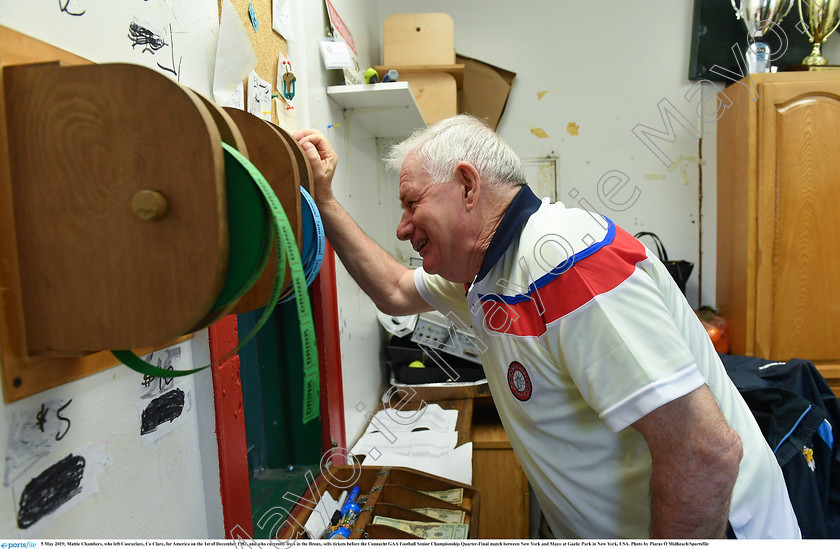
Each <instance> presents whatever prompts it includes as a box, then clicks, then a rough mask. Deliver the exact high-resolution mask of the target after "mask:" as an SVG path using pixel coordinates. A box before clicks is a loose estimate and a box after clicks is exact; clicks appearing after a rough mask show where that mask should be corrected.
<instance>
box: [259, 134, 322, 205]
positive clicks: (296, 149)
mask: <svg viewBox="0 0 840 549" xmlns="http://www.w3.org/2000/svg"><path fill="white" fill-rule="evenodd" d="M266 123H267V124H271V123H270V122H266ZM271 127H272V128H274V129H276V130H277V131H278V132H280V135H282V136H283V139H285V140H286V143H288V144H289V148H291V149H292V154H294V156H295V161H296V162H297V166H298V171H299V172H300V186H301V187H303V188H304V189H306V190H307V191H308V192H309V194H312V167H311V166H309V160H308V159H307V158H306V153H304V152H303V149H302V148H301V147H300V143H298V142H297V140H296V139H295V138H294V136H292V134H290V133H289V132H287V131H286V130H284V129H283V128H281V127H280V126H276V125H274V124H271Z"/></svg>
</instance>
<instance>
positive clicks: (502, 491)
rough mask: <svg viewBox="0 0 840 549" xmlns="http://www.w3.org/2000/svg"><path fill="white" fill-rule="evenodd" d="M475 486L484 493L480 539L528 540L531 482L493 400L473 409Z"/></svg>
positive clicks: (482, 496)
mask: <svg viewBox="0 0 840 549" xmlns="http://www.w3.org/2000/svg"><path fill="white" fill-rule="evenodd" d="M470 438H471V439H472V443H473V486H474V487H475V488H476V489H477V490H478V491H479V492H480V493H481V501H482V506H481V509H480V511H479V513H480V514H479V522H478V537H479V539H527V538H528V537H529V534H530V530H529V524H530V521H529V490H528V479H527V478H526V477H525V473H524V472H523V471H522V467H521V466H520V465H519V461H518V460H517V459H516V455H515V454H514V453H513V448H511V445H510V440H509V439H508V436H507V434H506V433H505V429H504V427H502V423H501V421H500V420H499V416H498V414H497V413H496V408H495V406H494V404H493V401H492V400H490V399H487V400H484V399H477V400H476V402H475V407H474V409H473V420H472V434H471V437H470Z"/></svg>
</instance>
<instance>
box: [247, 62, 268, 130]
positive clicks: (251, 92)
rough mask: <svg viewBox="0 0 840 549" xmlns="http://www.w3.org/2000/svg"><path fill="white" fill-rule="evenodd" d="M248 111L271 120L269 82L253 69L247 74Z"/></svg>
mask: <svg viewBox="0 0 840 549" xmlns="http://www.w3.org/2000/svg"><path fill="white" fill-rule="evenodd" d="M248 112H249V113H251V114H253V115H254V116H259V117H260V118H262V119H263V120H268V121H269V122H271V84H270V83H269V82H267V81H265V80H263V79H262V78H260V77H259V75H257V73H256V72H254V71H251V73H250V74H249V75H248Z"/></svg>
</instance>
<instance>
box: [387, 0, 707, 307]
mask: <svg viewBox="0 0 840 549" xmlns="http://www.w3.org/2000/svg"><path fill="white" fill-rule="evenodd" d="M381 6H382V17H383V20H384V18H385V17H387V16H388V15H390V14H392V13H411V12H415V11H424V12H435V11H439V12H445V13H448V14H450V15H451V16H452V18H453V19H454V21H455V49H456V51H457V52H458V53H460V54H463V55H466V56H469V57H473V58H476V59H479V60H482V61H485V62H487V63H490V64H492V65H496V66H498V67H500V68H503V69H507V70H510V71H513V72H515V73H516V79H515V80H514V84H513V88H512V90H511V94H510V97H509V99H508V104H507V109H506V111H505V113H504V116H503V117H502V120H501V123H500V126H499V128H498V131H499V133H500V135H501V136H502V137H503V138H504V139H505V140H507V141H508V143H510V145H511V146H512V147H513V148H514V149H515V150H516V151H517V153H518V154H519V155H520V156H521V157H523V158H526V159H538V158H542V157H556V159H557V164H558V169H557V174H558V178H557V179H558V181H557V198H558V199H559V200H561V201H563V202H565V203H566V204H567V205H576V204H579V203H581V201H582V200H586V202H585V203H582V204H581V205H583V206H585V207H587V208H589V205H591V206H592V207H594V208H595V209H597V210H598V211H600V212H601V213H603V214H604V215H607V216H608V217H610V218H612V219H613V220H614V221H615V222H616V223H618V224H619V225H621V226H622V227H624V228H625V229H626V230H627V231H630V232H632V233H635V232H637V231H640V230H648V231H653V232H656V233H657V234H659V235H660V237H661V238H662V239H663V240H664V242H665V244H666V247H667V249H668V252H669V255H670V256H671V258H681V259H687V260H689V261H693V262H694V263H695V269H697V268H698V266H699V259H700V221H701V219H700V211H699V206H698V190H699V173H698V172H699V170H698V165H697V164H696V163H691V162H689V163H686V167H687V170H686V174H685V178H683V176H682V174H681V171H680V169H678V168H677V169H673V170H671V171H669V170H668V169H667V167H666V165H664V164H663V163H662V162H661V161H660V160H659V158H657V156H655V155H654V154H653V153H652V152H651V151H650V150H649V149H648V148H647V147H645V145H643V144H642V142H641V141H640V140H639V139H638V138H637V137H636V136H634V135H633V133H632V129H633V127H634V126H636V125H637V124H643V125H646V126H649V127H651V128H655V129H662V128H663V122H662V120H661V118H660V114H659V110H658V107H657V105H658V104H659V102H660V101H661V100H663V98H664V99H667V100H668V101H670V102H671V103H672V104H673V105H674V106H675V107H677V108H678V110H679V111H680V112H682V113H683V114H684V115H685V116H686V117H687V118H688V119H689V120H691V122H692V123H694V124H695V126H697V127H698V128H700V127H701V121H700V120H699V117H698V116H697V113H696V111H695V109H696V105H697V103H698V102H699V99H700V96H701V94H697V96H696V97H695V99H694V101H692V102H688V101H686V100H685V99H684V98H683V96H684V95H685V94H686V92H687V91H688V90H689V88H690V87H691V85H692V84H693V83H692V82H690V81H689V80H688V78H687V74H688V59H689V51H690V35H691V23H692V2H674V1H672V0H671V1H669V0H648V1H646V2H624V1H621V0H597V1H592V2H573V1H570V0H559V1H551V2H548V1H535V0H524V1H522V2H518V3H516V4H511V3H509V2H505V1H503V0H485V1H482V2H480V3H479V2H472V1H460V2H452V1H447V0H428V1H425V2H422V3H418V2H411V1H409V0H389V1H387V2H382V3H381ZM517 14H521V15H517ZM571 123H574V124H576V125H577V127H578V128H579V130H578V135H571V133H570V132H569V131H568V130H567V126H568V125H569V124H571ZM537 129H541V130H543V131H544V132H545V134H547V135H548V137H544V138H540V137H537V136H536V135H535V134H534V133H532V130H537ZM674 130H675V132H676V134H677V140H676V142H675V143H673V144H671V143H667V142H664V141H658V142H657V143H658V144H659V146H660V147H661V149H662V151H663V152H664V153H666V154H667V155H668V156H669V157H670V159H671V161H676V160H677V159H678V158H679V157H680V156H686V157H695V158H697V157H699V150H698V139H696V138H695V137H692V136H691V135H690V133H689V132H688V131H686V130H685V129H683V128H682V127H680V126H679V125H676V124H675V127H674ZM703 130H704V132H705V133H706V134H707V135H709V134H711V135H713V131H714V130H713V128H712V129H710V128H704V129H703ZM712 150H713V149H712ZM709 152H710V151H709V150H708V149H707V148H706V149H705V150H704V154H705V155H708V154H709ZM613 170H617V171H620V172H622V173H623V174H626V177H627V178H629V182H628V183H627V184H626V186H625V187H624V189H623V190H622V191H620V192H619V194H618V195H617V196H616V197H615V199H614V200H615V201H616V202H623V201H625V200H627V199H628V198H629V197H631V196H632V194H631V193H632V189H633V188H634V187H636V188H638V190H639V192H640V195H639V198H638V200H637V201H636V202H635V203H633V204H632V206H630V207H629V208H627V209H626V210H623V211H618V210H617V209H615V208H612V207H609V204H607V205H605V204H604V202H602V201H601V200H600V199H599V195H598V182H599V180H600V179H601V178H602V177H603V176H604V175H605V174H607V173H608V172H610V171H613ZM654 178H656V179H654ZM659 178H661V179H659ZM703 187H704V194H705V200H704V205H703V213H704V215H705V216H706V217H704V219H703V226H702V230H703V233H704V235H705V236H707V237H711V236H713V233H714V218H713V216H712V217H708V216H709V215H710V213H712V214H713V206H712V204H713V203H712V202H711V201H710V198H713V196H710V190H711V189H712V188H713V187H714V172H713V171H710V170H709V169H708V167H707V168H706V169H705V170H704V173H703ZM575 191H577V194H576V196H575V197H574V198H573V197H572V194H575ZM707 242H712V243H713V242H714V239H712V240H711V241H709V240H708V238H704V241H703V253H704V257H703V275H704V276H703V285H704V288H703V294H702V301H703V303H712V302H713V301H714V297H713V296H714V248H713V247H709V245H708V244H707ZM698 290H699V288H698V276H697V272H695V273H694V275H693V276H692V278H691V281H690V283H689V289H688V297H689V300H690V301H691V302H692V304H693V305H697V300H698Z"/></svg>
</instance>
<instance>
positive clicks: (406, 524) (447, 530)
mask: <svg viewBox="0 0 840 549" xmlns="http://www.w3.org/2000/svg"><path fill="white" fill-rule="evenodd" d="M371 522H372V524H381V525H383V526H390V527H391V528H396V529H398V530H402V531H403V532H408V533H409V534H411V535H413V536H416V537H418V538H423V539H467V535H468V534H469V527H468V526H467V525H466V524H444V523H439V522H419V521H414V520H401V519H395V518H391V517H383V516H379V515H377V516H375V517H373V521H371Z"/></svg>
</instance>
